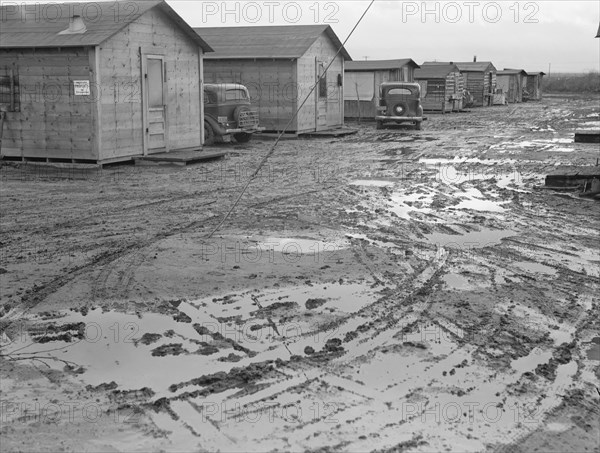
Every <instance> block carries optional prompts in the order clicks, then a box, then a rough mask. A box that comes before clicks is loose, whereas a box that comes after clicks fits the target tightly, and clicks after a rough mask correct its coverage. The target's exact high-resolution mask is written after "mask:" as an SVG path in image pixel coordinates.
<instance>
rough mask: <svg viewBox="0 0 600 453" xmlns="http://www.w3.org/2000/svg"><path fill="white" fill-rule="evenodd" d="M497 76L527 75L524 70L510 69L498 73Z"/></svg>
mask: <svg viewBox="0 0 600 453" xmlns="http://www.w3.org/2000/svg"><path fill="white" fill-rule="evenodd" d="M496 74H497V75H522V76H523V75H527V72H526V71H525V70H524V69H508V68H504V69H503V70H502V71H498V72H497V73H496Z"/></svg>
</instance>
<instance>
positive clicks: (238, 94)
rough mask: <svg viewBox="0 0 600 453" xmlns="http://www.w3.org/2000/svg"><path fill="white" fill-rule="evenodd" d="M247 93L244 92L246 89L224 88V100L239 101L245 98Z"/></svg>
mask: <svg viewBox="0 0 600 453" xmlns="http://www.w3.org/2000/svg"><path fill="white" fill-rule="evenodd" d="M247 99H248V95H247V94H246V90H240V89H235V90H226V91H225V100H226V101H241V100H247Z"/></svg>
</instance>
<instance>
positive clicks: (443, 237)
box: [425, 228, 517, 249]
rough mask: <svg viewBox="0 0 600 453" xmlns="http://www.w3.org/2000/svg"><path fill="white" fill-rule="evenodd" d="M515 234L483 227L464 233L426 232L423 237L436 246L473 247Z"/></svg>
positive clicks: (489, 243) (485, 245) (481, 246)
mask: <svg viewBox="0 0 600 453" xmlns="http://www.w3.org/2000/svg"><path fill="white" fill-rule="evenodd" d="M516 234H517V233H515V232H514V231H511V230H490V229H487V228H484V229H482V230H481V231H471V232H469V233H464V234H444V233H432V234H426V235H425V237H426V239H427V241H428V242H430V243H432V244H436V245H437V246H438V247H450V248H460V249H473V248H483V247H489V246H492V245H498V244H500V243H501V242H502V239H504V238H507V237H511V236H514V235H516Z"/></svg>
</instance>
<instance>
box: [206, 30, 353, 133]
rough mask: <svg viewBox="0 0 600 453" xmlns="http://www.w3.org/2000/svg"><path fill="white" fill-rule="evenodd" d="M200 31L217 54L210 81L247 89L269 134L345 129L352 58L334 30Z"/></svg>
mask: <svg viewBox="0 0 600 453" xmlns="http://www.w3.org/2000/svg"><path fill="white" fill-rule="evenodd" d="M195 30H196V31H197V32H198V33H199V34H200V35H201V36H202V37H203V38H204V39H205V40H206V42H207V43H208V44H209V45H210V46H211V47H212V48H213V49H214V53H212V54H210V56H208V55H207V56H206V57H205V61H204V62H205V65H204V79H205V81H206V82H212V83H224V82H229V83H241V84H242V85H245V86H246V87H247V88H248V91H249V92H250V96H251V101H252V104H253V105H255V106H256V107H258V111H259V116H260V125H261V126H262V127H265V129H266V131H277V132H281V131H283V130H284V128H285V127H286V126H287V125H288V123H289V126H288V128H287V130H286V132H290V133H295V134H299V133H306V132H315V131H321V130H327V129H332V128H337V127H341V126H342V125H343V124H344V64H345V61H349V60H351V58H350V55H349V54H348V52H347V51H346V49H345V48H344V47H343V45H342V43H341V41H340V40H339V39H338V37H337V36H336V34H335V33H334V31H333V29H332V28H331V27H330V26H329V25H293V26H257V27H227V28H196V29H195ZM338 50H339V52H338ZM332 60H333V63H332V64H331V66H330V67H329V69H328V70H327V72H326V73H325V69H326V68H327V66H328V65H329V63H330V62H331V61H332ZM321 75H323V78H322V79H321V81H320V82H319V84H318V86H317V87H316V88H315V90H314V91H313V92H312V93H311V92H310V90H311V89H312V88H313V86H314V85H315V83H316V82H317V80H318V79H319V76H321ZM309 93H310V94H309ZM307 96H308V99H307V100H306V103H305V104H304V106H303V107H302V108H301V109H300V112H299V113H298V115H297V116H296V117H295V118H294V113H295V112H296V110H297V109H298V107H299V106H300V105H301V104H302V102H303V101H304V100H305V99H306V98H307ZM290 121H291V123H290Z"/></svg>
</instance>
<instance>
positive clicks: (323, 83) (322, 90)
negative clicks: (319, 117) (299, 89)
mask: <svg viewBox="0 0 600 453" xmlns="http://www.w3.org/2000/svg"><path fill="white" fill-rule="evenodd" d="M319 77H321V78H320V79H319V97H320V98H326V97H327V73H326V72H325V65H324V64H323V63H319Z"/></svg>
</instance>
